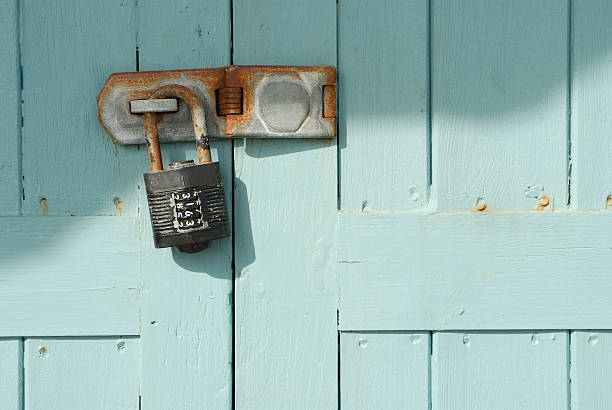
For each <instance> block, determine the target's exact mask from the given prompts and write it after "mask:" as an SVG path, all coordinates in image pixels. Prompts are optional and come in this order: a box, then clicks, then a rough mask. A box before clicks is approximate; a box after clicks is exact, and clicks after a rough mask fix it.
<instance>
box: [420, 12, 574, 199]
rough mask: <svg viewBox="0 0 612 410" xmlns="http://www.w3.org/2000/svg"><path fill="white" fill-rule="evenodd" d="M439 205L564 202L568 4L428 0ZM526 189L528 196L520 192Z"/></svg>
mask: <svg viewBox="0 0 612 410" xmlns="http://www.w3.org/2000/svg"><path fill="white" fill-rule="evenodd" d="M432 22H433V27H432V36H433V37H432V39H431V41H432V45H431V47H432V68H431V69H432V177H433V188H432V189H433V191H434V192H435V194H434V199H435V200H436V201H437V205H436V208H437V209H440V210H445V211H446V210H473V209H475V207H476V203H477V202H478V200H479V198H482V200H483V201H484V202H485V203H486V204H487V207H488V209H490V210H508V209H537V206H538V202H537V198H533V194H531V192H532V191H531V190H530V189H529V188H530V187H533V186H538V187H541V188H542V189H543V191H542V193H543V194H546V195H548V196H549V197H551V198H552V200H553V201H554V207H555V208H556V209H560V208H565V206H566V202H567V191H568V188H567V139H568V121H567V117H568V90H567V84H568V1H567V0H541V1H535V2H534V1H532V0H515V1H501V0H494V1H482V0H468V1H456V0H433V8H432ZM526 192H529V194H526Z"/></svg>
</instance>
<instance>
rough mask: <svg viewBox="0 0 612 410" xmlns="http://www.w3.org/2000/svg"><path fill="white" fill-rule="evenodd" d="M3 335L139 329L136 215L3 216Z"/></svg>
mask: <svg viewBox="0 0 612 410" xmlns="http://www.w3.org/2000/svg"><path fill="white" fill-rule="evenodd" d="M0 232H2V234H1V235H0V284H1V286H0V336H35V335H45V336H55V335H104V334H112V335H133V334H138V285H139V242H138V218H132V217H5V218H0Z"/></svg>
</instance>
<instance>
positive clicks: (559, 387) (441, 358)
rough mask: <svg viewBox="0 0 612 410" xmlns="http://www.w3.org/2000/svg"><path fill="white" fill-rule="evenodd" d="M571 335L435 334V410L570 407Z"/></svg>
mask: <svg viewBox="0 0 612 410" xmlns="http://www.w3.org/2000/svg"><path fill="white" fill-rule="evenodd" d="M568 339H569V338H568V334H567V332H520V333H486V332H483V333H463V332H456V333H434V334H433V354H432V362H431V372H432V375H431V378H432V410H448V409H453V410H463V409H465V410H490V409H495V410H515V409H521V410H530V409H533V410H560V409H567V408H569V407H568V397H569V395H568V388H569V384H568V380H567V374H568V371H567V370H568V341H569V340H568Z"/></svg>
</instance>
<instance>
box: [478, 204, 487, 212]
mask: <svg viewBox="0 0 612 410" xmlns="http://www.w3.org/2000/svg"><path fill="white" fill-rule="evenodd" d="M476 210H477V211H478V212H486V210H487V204H486V203H484V202H478V203H477V204H476Z"/></svg>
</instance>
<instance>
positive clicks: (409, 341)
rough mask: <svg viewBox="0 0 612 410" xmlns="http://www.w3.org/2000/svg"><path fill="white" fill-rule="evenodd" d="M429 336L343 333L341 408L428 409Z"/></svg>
mask: <svg viewBox="0 0 612 410" xmlns="http://www.w3.org/2000/svg"><path fill="white" fill-rule="evenodd" d="M429 342H430V335H429V333H426V332H421V333H341V334H340V408H342V409H345V410H357V409H364V410H375V409H380V410H386V409H413V410H427V409H429V354H430V352H429V346H430V343H429Z"/></svg>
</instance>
